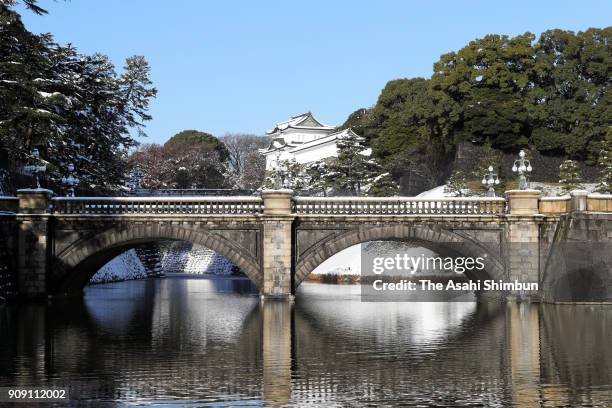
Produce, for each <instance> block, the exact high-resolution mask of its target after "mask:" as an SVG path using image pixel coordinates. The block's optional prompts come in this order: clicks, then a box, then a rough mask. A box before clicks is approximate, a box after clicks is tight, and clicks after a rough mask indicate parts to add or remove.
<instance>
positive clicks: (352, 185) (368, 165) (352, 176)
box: [325, 131, 375, 196]
mask: <svg viewBox="0 0 612 408" xmlns="http://www.w3.org/2000/svg"><path fill="white" fill-rule="evenodd" d="M336 144H337V147H338V156H337V157H336V158H335V159H333V160H331V161H330V162H329V165H328V166H327V172H326V173H325V178H326V180H327V183H328V184H329V185H330V187H331V188H332V190H334V191H337V192H341V193H348V194H350V195H355V196H357V195H361V193H362V190H363V187H364V185H365V184H367V180H368V179H369V178H371V176H372V171H373V170H374V167H375V162H374V161H373V160H372V159H371V157H370V156H369V155H365V154H363V153H364V150H365V147H364V145H363V139H362V138H361V137H360V136H358V135H357V134H355V133H353V132H350V131H349V132H348V133H347V134H346V136H345V137H342V138H340V139H338V141H337V143H336Z"/></svg>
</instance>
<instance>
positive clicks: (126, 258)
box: [89, 249, 147, 283]
mask: <svg viewBox="0 0 612 408" xmlns="http://www.w3.org/2000/svg"><path fill="white" fill-rule="evenodd" d="M146 277H147V270H146V269H145V267H144V266H143V264H142V262H141V261H140V258H138V255H136V251H135V250H134V249H130V250H129V251H126V252H124V253H122V254H121V255H119V256H116V257H115V258H113V259H112V260H111V261H110V262H108V263H107V264H106V265H104V266H103V267H102V268H100V270H99V271H98V272H96V274H95V275H94V276H93V277H92V278H91V280H90V281H89V282H90V283H104V282H117V281H123V280H130V279H141V278H146Z"/></svg>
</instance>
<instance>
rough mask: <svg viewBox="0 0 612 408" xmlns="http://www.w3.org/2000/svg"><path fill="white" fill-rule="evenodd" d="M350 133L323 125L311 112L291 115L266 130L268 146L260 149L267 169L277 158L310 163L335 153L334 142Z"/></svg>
mask: <svg viewBox="0 0 612 408" xmlns="http://www.w3.org/2000/svg"><path fill="white" fill-rule="evenodd" d="M349 132H351V133H353V131H352V130H351V129H344V130H338V128H337V127H335V126H328V125H324V124H322V123H321V122H319V121H318V120H317V119H315V117H314V116H313V115H312V113H311V112H306V113H302V114H301V115H297V116H292V117H291V118H289V120H286V121H284V122H279V123H277V124H276V126H275V127H274V128H273V129H272V130H269V131H268V132H266V134H267V135H268V136H270V138H271V139H272V141H271V142H270V146H268V147H267V148H266V149H260V152H261V153H262V154H263V155H264V156H266V170H273V169H275V168H276V160H277V157H278V159H279V160H280V161H285V160H295V161H296V162H298V163H310V162H313V161H317V160H321V159H325V158H327V157H333V156H337V154H338V148H337V146H336V141H337V140H338V139H341V138H343V137H346V135H348V134H349Z"/></svg>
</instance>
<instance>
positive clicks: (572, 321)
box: [540, 305, 612, 406]
mask: <svg viewBox="0 0 612 408" xmlns="http://www.w3.org/2000/svg"><path fill="white" fill-rule="evenodd" d="M540 314H541V319H540V320H541V346H540V350H541V352H540V355H541V367H542V370H541V372H542V383H543V384H544V387H543V389H544V391H545V395H544V397H545V398H546V399H547V400H549V401H551V403H553V402H555V401H556V402H558V403H559V404H564V405H567V406H578V405H585V404H594V405H595V406H597V405H601V406H603V405H607V404H612V391H611V390H610V386H611V384H612V355H611V354H610V346H611V345H612V307H610V306H609V305H593V306H587V305H543V306H542V307H541V309H540ZM558 384H562V385H563V386H558Z"/></svg>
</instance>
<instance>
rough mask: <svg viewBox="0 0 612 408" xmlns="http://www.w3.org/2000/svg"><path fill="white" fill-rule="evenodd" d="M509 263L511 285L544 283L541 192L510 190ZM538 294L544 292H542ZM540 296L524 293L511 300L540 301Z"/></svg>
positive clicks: (514, 294) (507, 247) (514, 293)
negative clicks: (541, 276)
mask: <svg viewBox="0 0 612 408" xmlns="http://www.w3.org/2000/svg"><path fill="white" fill-rule="evenodd" d="M506 195H507V197H508V206H509V214H508V215H507V220H508V229H507V236H506V241H507V246H506V259H507V268H508V280H509V282H514V281H518V282H521V283H531V282H534V283H538V284H541V279H540V250H539V242H540V225H539V221H540V220H541V219H542V218H543V216H542V215H540V214H539V212H540V211H539V200H540V196H541V193H540V191H538V190H509V191H506ZM538 292H541V290H540V291H538ZM539 298H540V296H539V294H538V295H534V294H533V293H531V294H525V293H523V292H522V291H513V292H512V293H510V299H509V300H539Z"/></svg>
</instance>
